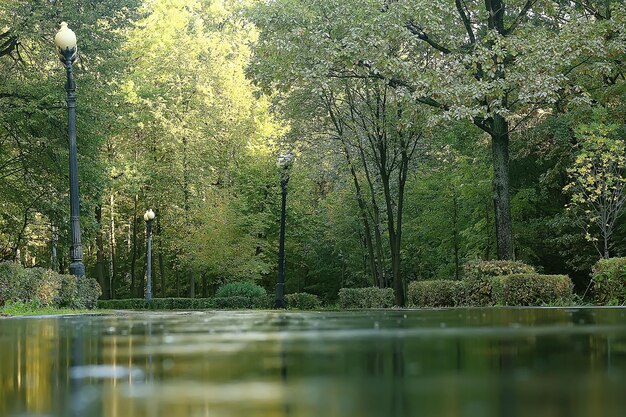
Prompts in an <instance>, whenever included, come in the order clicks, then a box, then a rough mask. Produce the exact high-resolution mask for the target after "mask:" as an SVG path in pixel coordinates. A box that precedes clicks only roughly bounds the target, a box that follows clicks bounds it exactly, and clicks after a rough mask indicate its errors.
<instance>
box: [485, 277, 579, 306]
mask: <svg viewBox="0 0 626 417" xmlns="http://www.w3.org/2000/svg"><path fill="white" fill-rule="evenodd" d="M573 289H574V286H573V284H572V280H571V279H570V278H569V277H568V276H567V275H539V274H514V275H506V276H502V277H497V278H494V281H493V296H494V301H495V302H496V304H499V305H505V306H540V305H548V304H564V303H571V302H572V300H573V292H572V291H573Z"/></svg>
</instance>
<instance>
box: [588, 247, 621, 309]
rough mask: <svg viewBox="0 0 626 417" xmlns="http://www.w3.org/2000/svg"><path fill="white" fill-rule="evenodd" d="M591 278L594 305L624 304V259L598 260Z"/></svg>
mask: <svg viewBox="0 0 626 417" xmlns="http://www.w3.org/2000/svg"><path fill="white" fill-rule="evenodd" d="M591 276H592V278H593V300H594V302H595V303H596V304H601V305H617V304H625V303H626V258H610V259H600V260H599V261H598V262H597V263H596V264H595V265H594V267H593V270H592V273H591Z"/></svg>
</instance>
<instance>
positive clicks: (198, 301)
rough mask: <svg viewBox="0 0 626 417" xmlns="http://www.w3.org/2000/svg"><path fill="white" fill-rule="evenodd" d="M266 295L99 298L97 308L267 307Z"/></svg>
mask: <svg viewBox="0 0 626 417" xmlns="http://www.w3.org/2000/svg"><path fill="white" fill-rule="evenodd" d="M268 307H269V299H268V298H267V297H256V298H250V297H242V296H232V297H214V298H153V299H152V300H151V301H150V304H147V303H146V300H145V299H143V298H128V299H123V300H100V301H98V308H102V309H107V310H144V309H150V310H207V309H224V310H237V309H253V308H268Z"/></svg>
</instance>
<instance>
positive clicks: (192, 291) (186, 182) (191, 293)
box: [177, 137, 196, 298]
mask: <svg viewBox="0 0 626 417" xmlns="http://www.w3.org/2000/svg"><path fill="white" fill-rule="evenodd" d="M187 147H188V139H187V138H186V137H183V208H184V210H185V229H187V230H189V210H190V207H189V194H190V192H189V167H188V166H187V152H188V149H187ZM188 274H189V297H190V298H193V297H194V296H195V292H196V280H195V277H194V275H193V271H192V270H191V268H189V272H188ZM177 285H178V281H177ZM177 292H179V289H177Z"/></svg>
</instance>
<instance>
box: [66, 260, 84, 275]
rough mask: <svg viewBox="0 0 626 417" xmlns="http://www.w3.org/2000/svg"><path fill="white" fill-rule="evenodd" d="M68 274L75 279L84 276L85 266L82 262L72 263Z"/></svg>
mask: <svg viewBox="0 0 626 417" xmlns="http://www.w3.org/2000/svg"><path fill="white" fill-rule="evenodd" d="M70 274H72V275H76V276H77V277H84V276H85V264H83V263H82V262H80V261H78V262H72V263H71V264H70Z"/></svg>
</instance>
